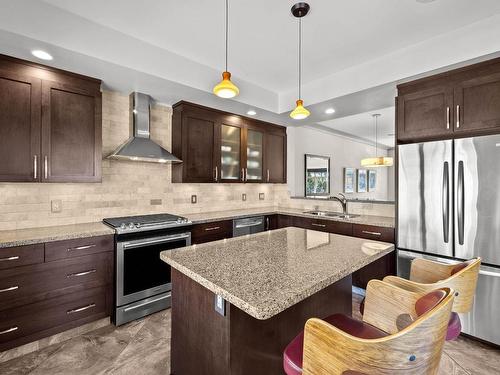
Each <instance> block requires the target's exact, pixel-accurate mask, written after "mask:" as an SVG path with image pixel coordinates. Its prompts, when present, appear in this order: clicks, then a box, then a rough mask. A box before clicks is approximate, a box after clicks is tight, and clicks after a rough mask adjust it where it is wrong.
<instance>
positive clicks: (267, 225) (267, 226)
mask: <svg viewBox="0 0 500 375" xmlns="http://www.w3.org/2000/svg"><path fill="white" fill-rule="evenodd" d="M266 230H269V218H268V217H266Z"/></svg>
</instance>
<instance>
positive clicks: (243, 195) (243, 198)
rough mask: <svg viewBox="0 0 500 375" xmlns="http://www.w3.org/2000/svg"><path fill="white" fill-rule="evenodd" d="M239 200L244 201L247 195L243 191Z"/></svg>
mask: <svg viewBox="0 0 500 375" xmlns="http://www.w3.org/2000/svg"><path fill="white" fill-rule="evenodd" d="M241 200H242V201H243V202H245V201H246V200H247V195H246V194H245V193H243V194H241Z"/></svg>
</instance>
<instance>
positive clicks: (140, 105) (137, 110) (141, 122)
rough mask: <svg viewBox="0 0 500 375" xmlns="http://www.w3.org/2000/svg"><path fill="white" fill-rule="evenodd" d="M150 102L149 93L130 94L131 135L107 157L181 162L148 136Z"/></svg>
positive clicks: (157, 161)
mask: <svg viewBox="0 0 500 375" xmlns="http://www.w3.org/2000/svg"><path fill="white" fill-rule="evenodd" d="M151 103H152V99H151V97H150V96H149V95H146V94H142V93H139V92H133V93H132V94H130V125H131V137H130V138H129V139H128V141H127V142H125V143H124V144H123V145H121V146H120V147H118V149H116V151H115V152H113V153H112V154H111V155H109V156H108V158H110V159H118V160H134V161H146V162H152V163H181V162H182V160H180V159H178V158H177V157H175V156H174V155H172V154H171V153H170V152H168V151H167V150H165V149H164V148H163V147H161V146H160V145H159V144H157V143H156V142H153V141H152V140H151V139H150V138H149V137H150V134H149V128H150V120H151V118H150V106H151Z"/></svg>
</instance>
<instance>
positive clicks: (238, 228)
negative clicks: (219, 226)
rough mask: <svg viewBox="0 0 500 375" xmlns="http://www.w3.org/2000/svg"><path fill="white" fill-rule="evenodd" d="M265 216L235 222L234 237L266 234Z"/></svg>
mask: <svg viewBox="0 0 500 375" xmlns="http://www.w3.org/2000/svg"><path fill="white" fill-rule="evenodd" d="M264 230H265V224H264V216H254V217H245V218H242V219H235V220H233V237H238V236H244V235H245V234H252V233H259V232H264Z"/></svg>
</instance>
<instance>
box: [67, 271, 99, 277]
mask: <svg viewBox="0 0 500 375" xmlns="http://www.w3.org/2000/svg"><path fill="white" fill-rule="evenodd" d="M95 272H97V270H96V269H93V270H88V271H82V272H76V273H69V274H67V275H66V277H67V278H68V279H70V278H72V277H80V276H85V275H89V274H91V273H95Z"/></svg>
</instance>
